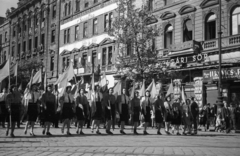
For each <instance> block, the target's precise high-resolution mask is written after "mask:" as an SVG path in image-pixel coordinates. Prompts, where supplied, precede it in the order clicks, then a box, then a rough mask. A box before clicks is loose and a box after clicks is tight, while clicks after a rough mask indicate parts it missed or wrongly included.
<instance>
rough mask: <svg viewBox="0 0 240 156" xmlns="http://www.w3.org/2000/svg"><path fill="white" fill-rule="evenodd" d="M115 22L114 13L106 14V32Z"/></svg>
mask: <svg viewBox="0 0 240 156" xmlns="http://www.w3.org/2000/svg"><path fill="white" fill-rule="evenodd" d="M112 22H113V13H112V12H111V13H109V14H106V15H105V16H104V31H108V29H109V28H111V27H112Z"/></svg>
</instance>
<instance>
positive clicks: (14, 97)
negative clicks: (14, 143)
mask: <svg viewBox="0 0 240 156" xmlns="http://www.w3.org/2000/svg"><path fill="white" fill-rule="evenodd" d="M6 103H7V105H6V107H7V109H8V112H9V113H8V117H7V122H8V125H7V131H6V135H8V132H9V128H10V123H11V132H10V136H11V137H15V136H14V129H15V125H16V122H17V121H19V118H20V107H21V94H20V93H19V92H18V91H17V87H16V86H15V85H12V86H11V88H10V94H8V95H7V97H6Z"/></svg>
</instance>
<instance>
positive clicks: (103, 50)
mask: <svg viewBox="0 0 240 156" xmlns="http://www.w3.org/2000/svg"><path fill="white" fill-rule="evenodd" d="M106 59H107V48H103V49H102V65H103V66H105V65H106Z"/></svg>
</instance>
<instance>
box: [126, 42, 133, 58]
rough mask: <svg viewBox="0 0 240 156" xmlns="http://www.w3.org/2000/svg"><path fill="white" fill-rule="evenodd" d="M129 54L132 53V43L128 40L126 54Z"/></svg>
mask: <svg viewBox="0 0 240 156" xmlns="http://www.w3.org/2000/svg"><path fill="white" fill-rule="evenodd" d="M131 54H132V43H131V41H129V42H128V43H127V56H129V55H131Z"/></svg>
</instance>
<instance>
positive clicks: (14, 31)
mask: <svg viewBox="0 0 240 156" xmlns="http://www.w3.org/2000/svg"><path fill="white" fill-rule="evenodd" d="M15 36H16V27H15V26H14V27H13V37H15Z"/></svg>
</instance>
